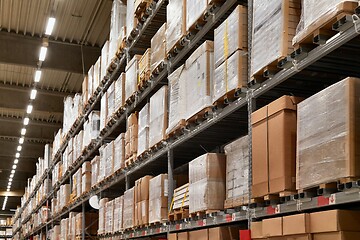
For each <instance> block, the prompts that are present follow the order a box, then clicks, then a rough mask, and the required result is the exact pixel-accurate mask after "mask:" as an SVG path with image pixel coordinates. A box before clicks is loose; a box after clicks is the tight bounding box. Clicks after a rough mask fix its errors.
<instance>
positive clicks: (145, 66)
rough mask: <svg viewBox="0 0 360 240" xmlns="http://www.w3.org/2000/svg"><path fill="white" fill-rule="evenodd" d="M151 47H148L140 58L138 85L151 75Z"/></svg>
mask: <svg viewBox="0 0 360 240" xmlns="http://www.w3.org/2000/svg"><path fill="white" fill-rule="evenodd" d="M151 51H152V50H151V48H148V49H146V51H145V53H144V55H142V57H141V58H140V60H139V80H138V85H141V84H142V83H141V80H145V79H147V77H148V78H149V77H150V58H151Z"/></svg>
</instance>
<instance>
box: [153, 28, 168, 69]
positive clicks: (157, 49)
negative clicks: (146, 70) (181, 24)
mask: <svg viewBox="0 0 360 240" xmlns="http://www.w3.org/2000/svg"><path fill="white" fill-rule="evenodd" d="M165 59H166V23H164V24H163V25H162V26H161V27H160V28H159V30H158V31H157V32H156V33H155V35H154V36H153V38H152V39H151V67H150V69H151V72H153V71H154V70H155V69H156V67H157V66H159V64H160V63H161V62H162V61H164V60H165Z"/></svg>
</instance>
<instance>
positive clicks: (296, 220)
mask: <svg viewBox="0 0 360 240" xmlns="http://www.w3.org/2000/svg"><path fill="white" fill-rule="evenodd" d="M305 233H310V214H308V213H302V214H296V215H290V216H285V217H283V234H284V235H296V234H305Z"/></svg>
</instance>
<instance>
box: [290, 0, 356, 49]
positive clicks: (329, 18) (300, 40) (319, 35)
mask: <svg viewBox="0 0 360 240" xmlns="http://www.w3.org/2000/svg"><path fill="white" fill-rule="evenodd" d="M357 7H358V3H355V2H350V1H345V2H342V3H340V4H338V5H337V7H336V8H335V9H336V10H334V11H331V12H328V13H327V14H324V15H323V16H321V17H320V18H319V19H318V20H317V21H316V22H314V23H313V24H311V25H310V26H308V27H307V29H306V30H304V31H302V32H300V33H298V34H297V35H296V36H295V38H294V40H293V46H294V48H295V49H299V48H300V47H304V46H307V47H308V46H313V47H316V46H317V45H319V44H323V43H325V41H327V40H328V39H329V38H331V37H333V36H334V35H336V34H337V33H338V31H339V30H340V29H341V28H340V27H341V25H342V24H343V23H344V20H346V17H347V16H350V17H351V15H353V14H354V11H355V9H356V8H357ZM348 19H351V18H348Z"/></svg>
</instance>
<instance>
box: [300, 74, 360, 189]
mask: <svg viewBox="0 0 360 240" xmlns="http://www.w3.org/2000/svg"><path fill="white" fill-rule="evenodd" d="M359 97H360V79H357V78H346V79H345V80H343V81H340V82H338V83H336V84H334V85H332V86H330V87H328V88H326V89H324V90H323V91H321V92H319V93H317V94H315V95H313V96H311V97H309V98H308V99H306V100H304V101H303V102H301V103H299V105H298V135H297V136H298V138H297V159H296V160H297V162H296V188H297V189H306V188H309V187H316V186H319V184H322V183H329V182H336V181H338V180H341V179H345V178H358V177H359V176H360V168H359V166H360V159H359V157H358V156H359V151H360V146H359V141H357V139H359V138H360V131H359V129H358V128H357V126H356V125H357V124H358V122H359V120H360V106H359Z"/></svg>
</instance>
